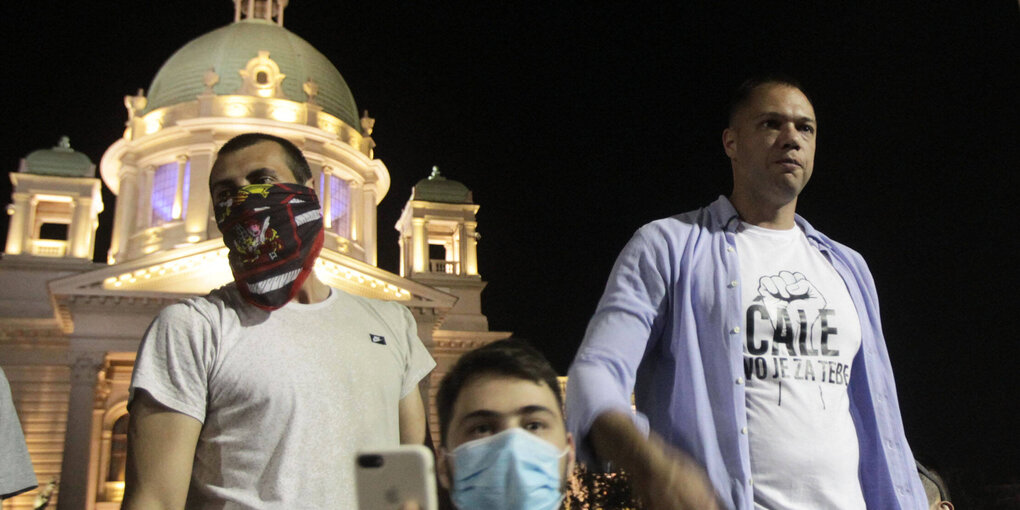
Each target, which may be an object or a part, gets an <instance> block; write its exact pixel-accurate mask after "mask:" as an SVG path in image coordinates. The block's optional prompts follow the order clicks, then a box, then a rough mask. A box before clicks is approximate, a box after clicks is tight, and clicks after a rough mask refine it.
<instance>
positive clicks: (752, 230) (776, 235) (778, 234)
mask: <svg viewBox="0 0 1020 510" xmlns="http://www.w3.org/2000/svg"><path fill="white" fill-rule="evenodd" d="M740 227H741V228H740V233H741V234H751V235H754V236H760V237H764V238H767V239H772V240H776V241H790V240H793V239H796V238H798V237H800V236H801V234H802V233H803V232H802V231H801V229H800V227H799V226H797V225H794V226H793V228H788V229H781V230H780V229H774V228H766V227H759V226H758V225H752V224H750V223H747V222H746V221H741V222H740Z"/></svg>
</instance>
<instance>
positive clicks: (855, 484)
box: [736, 223, 865, 509]
mask: <svg viewBox="0 0 1020 510" xmlns="http://www.w3.org/2000/svg"><path fill="white" fill-rule="evenodd" d="M736 244H737V254H738V256H739V258H740V275H741V282H740V285H741V287H742V291H741V298H742V303H743V309H744V311H745V313H744V329H743V331H744V332H745V336H744V360H743V361H744V376H745V377H744V379H745V380H746V384H747V392H746V394H747V401H746V407H747V423H748V427H747V431H746V433H747V434H748V435H749V437H748V439H749V444H750V450H751V476H752V480H753V486H754V504H755V508H768V509H795V508H827V509H863V508H865V505H864V497H863V494H862V493H861V484H860V479H859V478H858V473H857V469H858V459H859V450H858V444H857V432H856V430H855V429H854V424H853V419H852V418H851V416H850V407H849V406H850V404H849V396H848V394H847V386H848V384H849V382H850V371H851V365H852V364H853V359H854V356H855V355H856V354H857V351H858V350H859V349H860V346H861V326H860V321H859V319H858V316H857V310H856V308H855V307H854V304H853V301H852V300H851V299H850V293H849V292H848V291H847V288H846V284H845V283H844V282H843V280H842V279H841V278H840V277H839V274H838V273H836V270H835V269H834V268H833V267H832V264H830V263H829V261H828V260H827V259H826V258H825V257H824V256H823V255H822V254H821V253H820V252H819V251H818V250H816V249H815V248H814V247H812V246H811V244H810V243H809V242H808V239H807V237H805V235H804V233H803V231H801V230H800V229H799V228H793V229H791V230H770V229H765V228H761V227H756V226H753V225H749V224H747V223H744V224H742V227H741V229H740V230H739V231H738V234H737V236H736Z"/></svg>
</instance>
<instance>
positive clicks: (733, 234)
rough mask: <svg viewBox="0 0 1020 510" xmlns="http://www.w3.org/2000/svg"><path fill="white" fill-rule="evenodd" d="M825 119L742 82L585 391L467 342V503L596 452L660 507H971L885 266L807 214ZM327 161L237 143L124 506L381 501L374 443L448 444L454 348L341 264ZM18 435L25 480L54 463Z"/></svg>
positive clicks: (620, 264) (251, 137)
mask: <svg viewBox="0 0 1020 510" xmlns="http://www.w3.org/2000/svg"><path fill="white" fill-rule="evenodd" d="M817 131H818V121H817V118H816V115H815V111H814V107H813V104H812V102H811V100H810V99H809V97H808V96H807V94H806V93H805V92H804V90H803V88H802V87H801V86H800V85H799V84H798V83H797V82H796V81H794V80H792V79H790V78H786V77H780V76H766V77H762V78H756V79H751V80H748V81H747V82H745V83H744V84H742V85H741V86H740V87H739V88H738V89H737V90H736V92H735V93H734V95H733V99H732V102H731V105H730V110H729V125H728V127H727V128H726V129H725V130H724V131H723V133H722V145H723V150H724V152H725V154H726V156H727V157H728V158H729V160H730V163H731V167H732V174H733V189H732V192H731V193H730V194H729V195H727V196H720V197H719V198H718V199H717V200H715V201H714V202H712V203H711V204H708V205H706V206H705V207H702V208H699V209H695V210H692V211H690V212H687V213H683V214H678V215H676V216H672V217H669V218H665V219H661V220H658V221H654V222H652V223H649V224H647V225H645V226H644V227H642V228H641V229H639V230H638V231H637V232H636V233H635V234H634V236H633V238H632V239H631V240H630V242H629V243H627V245H626V247H625V248H624V249H623V251H622V252H621V253H620V255H619V257H618V259H617V262H616V264H615V266H614V267H613V270H612V273H611V274H610V275H609V281H608V284H607V286H606V290H605V293H604V294H603V296H602V298H601V300H600V301H599V304H598V307H597V309H596V310H595V312H594V314H593V316H592V319H591V321H590V323H589V326H588V329H587V332H586V335H585V338H584V340H583V343H582V344H581V346H580V348H579V350H578V352H577V354H576V357H575V359H574V362H573V364H572V366H571V368H570V371H569V374H568V375H569V382H568V386H567V392H566V398H564V397H563V395H561V392H560V387H559V384H558V383H557V380H556V373H555V371H554V370H553V369H552V367H551V366H550V365H549V363H548V361H546V360H545V358H544V357H543V356H542V355H541V354H540V353H539V352H538V351H537V350H535V349H534V348H533V347H532V346H529V345H528V344H527V343H526V342H523V341H520V340H515V339H510V340H504V341H499V342H495V343H493V344H490V345H487V346H485V347H483V348H480V349H478V350H475V351H472V352H469V353H467V354H465V355H464V356H463V357H461V358H460V360H459V361H458V362H457V363H456V364H455V366H453V367H452V368H451V369H450V370H449V372H448V373H447V374H446V375H445V376H444V378H443V380H442V382H441V384H440V387H439V389H438V394H437V397H436V405H437V408H438V416H439V429H440V431H441V433H440V437H438V438H435V440H436V443H437V444H436V448H435V452H436V457H435V459H436V472H437V477H438V480H439V483H440V485H441V486H442V487H443V488H444V489H445V491H444V492H448V494H449V502H448V504H452V505H453V507H455V508H457V509H460V510H475V509H484V510H498V509H501V508H515V509H529V510H549V509H555V508H559V507H560V506H561V505H562V502H563V500H564V497H565V494H566V491H567V487H568V480H569V478H570V475H571V473H572V471H573V468H574V465H575V462H581V463H584V464H585V465H586V466H587V467H588V469H589V470H593V471H615V470H622V471H624V472H626V473H628V474H629V478H630V480H631V482H632V490H633V495H634V497H635V499H637V500H638V501H640V503H641V505H642V507H643V508H649V509H680V508H691V509H714V508H726V509H741V510H744V509H746V510H752V509H760V508H769V509H798V508H803V509H807V508H827V509H864V508H872V509H876V508H877V509H913V510H920V509H924V508H932V509H936V508H938V509H951V508H953V505H952V503H950V502H949V494H948V490H947V488H946V486H945V483H944V482H943V481H942V479H941V478H940V477H939V476H938V474H937V473H935V472H933V471H932V470H929V469H927V468H925V467H924V466H922V465H921V464H919V463H916V462H915V460H914V456H913V453H912V452H911V449H910V446H909V445H908V442H907V439H906V436H905V433H904V429H903V424H902V419H901V416H900V411H899V404H898V401H897V391H896V387H895V384H894V379H893V371H892V366H891V364H890V361H889V357H888V354H887V351H886V346H885V339H884V337H883V334H882V328H881V320H880V316H879V307H878V296H877V294H876V290H875V285H874V282H873V280H872V276H871V273H870V272H869V270H868V267H867V264H866V263H865V261H864V259H863V258H862V257H861V256H860V255H859V254H858V253H857V252H855V251H853V250H852V249H851V248H849V247H847V246H844V245H842V244H840V243H838V242H836V241H834V240H832V239H830V238H829V237H827V236H826V235H825V234H823V233H821V232H819V231H818V230H816V229H814V228H813V227H812V226H811V225H810V224H809V223H808V222H807V221H806V220H805V219H804V218H802V217H800V216H799V215H797V213H796V206H797V199H798V197H799V195H800V193H801V192H802V191H803V189H804V188H805V186H806V185H807V183H808V180H809V179H810V177H811V175H812V172H813V169H814V155H815V146H816V139H817ZM311 177H312V174H311V170H310V169H309V165H308V163H307V162H306V161H305V159H304V157H303V156H302V154H301V151H300V150H299V149H298V148H297V147H296V146H294V145H293V144H292V143H291V142H289V141H287V140H285V139H282V138H278V137H275V136H272V135H267V134H261V133H249V134H244V135H240V136H238V137H236V138H234V139H232V140H230V141H229V142H227V143H226V144H225V145H224V146H223V147H222V148H221V149H220V151H219V153H218V155H217V158H216V161H215V164H214V165H213V167H212V170H211V175H210V178H209V189H210V193H211V195H212V199H213V203H214V213H215V221H216V224H217V225H218V227H219V229H220V231H221V232H222V234H223V240H224V242H225V244H226V246H227V248H228V250H229V255H228V258H229V261H230V267H231V269H232V271H233V275H234V283H232V284H230V285H227V286H225V287H223V288H220V289H217V290H215V291H213V292H211V293H210V294H208V295H206V296H202V297H196V298H191V299H187V300H184V301H182V302H181V303H178V304H175V305H172V306H170V307H168V308H166V309H164V310H163V311H162V312H161V313H160V314H159V315H158V317H156V319H155V320H154V321H153V323H152V325H151V326H150V327H149V329H148V331H147V333H146V334H145V337H144V338H143V339H142V343H141V347H140V349H139V352H138V356H137V360H136V362H135V369H134V375H133V379H132V383H131V397H130V402H129V409H130V413H131V420H130V429H129V435H128V437H129V450H128V466H127V482H126V489H125V494H124V503H123V507H122V508H124V509H128V510H134V509H146V510H147V509H162V508H174V509H179V508H202V509H205V508H209V509H214V508H357V505H358V503H357V500H356V491H355V473H354V470H355V465H354V462H353V456H354V452H355V451H357V450H366V449H369V450H370V449H373V448H380V449H381V448H387V447H392V446H395V445H398V444H422V443H423V442H425V441H426V430H427V424H426V418H425V417H426V412H425V411H426V409H425V404H424V401H423V399H422V397H421V392H420V391H419V383H420V381H422V379H423V378H424V377H426V376H427V375H428V374H429V373H430V371H431V370H432V369H433V368H434V367H435V362H434V361H433V359H432V358H431V356H430V355H429V353H428V350H427V349H426V348H425V346H424V345H423V343H422V341H421V340H420V339H419V338H418V336H417V333H416V331H417V329H416V324H415V321H414V319H413V318H412V317H411V315H410V313H409V312H408V311H407V310H406V309H405V308H404V307H402V306H401V305H399V304H397V303H393V302H383V301H377V300H372V299H366V298H362V297H358V296H354V295H351V294H348V293H345V292H343V291H341V290H339V289H335V288H330V287H328V286H327V285H325V284H324V283H323V282H321V281H320V280H318V279H317V278H316V276H315V274H314V272H313V271H312V267H313V263H314V261H315V259H316V256H317V255H318V253H319V250H320V249H321V247H322V243H323V229H322V214H321V211H320V208H319V203H318V199H317V196H316V193H315V191H314V190H313V189H312V188H311V187H310V184H311ZM0 389H3V390H5V391H3V392H0V394H2V395H3V396H5V398H6V401H5V402H4V408H3V409H2V411H3V412H4V414H3V415H0V424H4V425H8V424H10V423H12V418H11V413H12V412H13V408H11V410H10V411H9V410H8V409H7V408H8V407H9V406H8V405H7V404H8V403H9V401H10V398H9V394H10V392H9V390H7V389H6V386H4V387H3V388H0ZM632 396H633V407H632ZM635 409H636V412H635ZM13 423H15V424H16V423H17V420H16V418H14V419H13ZM4 428H5V429H9V430H10V429H12V427H9V426H5V427H4ZM16 436H17V437H16ZM16 436H15V435H12V436H3V437H2V440H3V442H2V443H0V453H3V454H4V455H3V458H4V459H5V461H4V463H3V464H4V465H5V466H6V467H3V468H0V469H3V470H5V471H11V474H8V473H7V472H0V482H2V486H0V493H2V494H3V496H4V497H7V496H11V495H14V494H17V493H20V492H23V491H25V490H29V489H31V488H32V487H34V485H35V483H36V482H35V478H34V476H30V475H31V469H30V465H29V468H28V470H27V471H25V470H24V468H22V469H21V470H20V471H19V470H18V466H23V465H24V463H27V462H28V455H27V451H25V450H24V438H23V437H21V436H20V429H19V430H17V434H16ZM19 438H20V443H19ZM8 459H11V460H8ZM419 503H421V502H416V501H407V502H403V504H404V505H405V506H404V508H414V507H415V506H416V505H418V504H419Z"/></svg>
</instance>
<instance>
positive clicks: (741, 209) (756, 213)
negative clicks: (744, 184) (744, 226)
mask: <svg viewBox="0 0 1020 510" xmlns="http://www.w3.org/2000/svg"><path fill="white" fill-rule="evenodd" d="M729 198H730V203H731V204H733V208H734V209H736V210H737V214H739V215H740V219H741V220H743V221H745V222H747V223H750V224H751V225H754V226H756V227H762V228H770V229H773V230H789V229H791V228H793V227H794V226H795V225H796V221H794V219H795V217H796V212H797V198H796V197H794V199H793V200H791V201H789V202H786V203H784V204H771V203H769V202H768V201H766V200H761V199H760V198H759V197H754V196H751V195H749V194H746V193H740V192H738V190H733V194H731V195H730V197H729Z"/></svg>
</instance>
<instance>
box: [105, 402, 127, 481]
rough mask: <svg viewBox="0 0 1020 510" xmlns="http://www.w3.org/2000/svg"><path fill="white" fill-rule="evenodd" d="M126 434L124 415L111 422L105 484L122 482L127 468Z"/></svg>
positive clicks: (125, 416) (125, 418)
mask: <svg viewBox="0 0 1020 510" xmlns="http://www.w3.org/2000/svg"><path fill="white" fill-rule="evenodd" d="M127 432H128V415H127V414H125V415H124V416H121V417H120V418H117V421H115V422H113V429H112V430H111V435H110V468H109V469H108V470H107V474H106V481H107V482H123V481H124V471H125V469H126V468H127Z"/></svg>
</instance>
